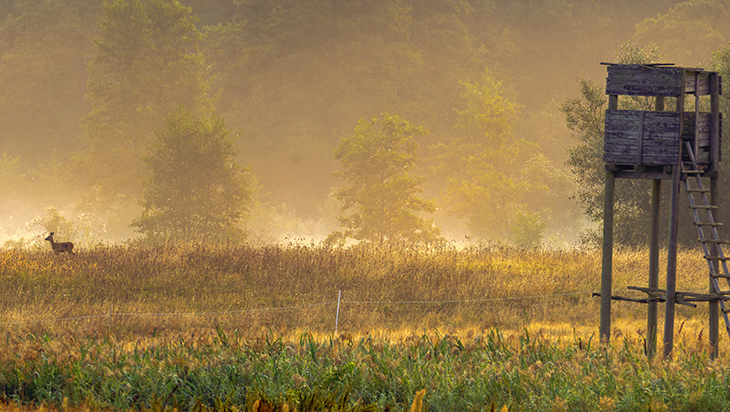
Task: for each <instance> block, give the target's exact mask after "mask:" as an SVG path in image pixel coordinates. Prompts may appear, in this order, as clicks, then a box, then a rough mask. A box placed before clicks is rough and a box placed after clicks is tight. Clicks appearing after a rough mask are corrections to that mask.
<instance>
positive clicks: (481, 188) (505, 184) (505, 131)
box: [437, 70, 565, 247]
mask: <svg viewBox="0 0 730 412" xmlns="http://www.w3.org/2000/svg"><path fill="white" fill-rule="evenodd" d="M462 87H463V89H462V90H463V92H462V95H461V97H462V105H461V108H460V109H459V110H456V113H457V115H458V120H457V124H456V128H455V129H456V133H457V136H456V138H455V140H454V141H453V142H451V143H450V144H448V145H442V146H441V147H439V148H437V150H438V151H440V152H441V154H440V157H441V159H440V165H439V167H438V170H437V174H438V175H442V176H446V178H447V183H446V189H445V195H446V198H447V201H446V204H448V205H449V208H450V210H451V212H452V213H453V214H455V215H456V216H457V217H459V218H461V219H463V220H464V221H465V222H466V226H467V228H468V230H469V232H470V234H471V235H472V236H473V237H477V238H481V239H488V240H493V241H497V242H505V243H506V242H511V243H513V244H515V245H517V246H522V247H535V246H538V245H539V244H540V243H541V241H542V238H543V231H544V229H545V227H546V226H547V225H546V222H547V220H548V219H550V218H552V217H553V210H552V205H555V204H556V200H559V199H555V195H553V193H559V191H558V190H555V188H558V187H560V186H561V184H562V181H563V178H562V176H561V174H560V173H558V172H556V171H554V170H553V169H554V168H553V166H552V164H551V162H550V160H549V159H548V158H547V157H546V156H544V155H542V153H541V152H540V149H539V146H538V145H536V144H534V143H530V142H527V141H526V140H525V139H520V138H516V137H515V136H514V134H513V124H514V122H515V120H516V118H517V116H518V114H519V109H518V106H517V104H515V103H514V102H512V101H511V100H510V99H508V98H506V97H505V95H504V90H503V89H502V85H501V83H500V82H499V81H497V80H496V79H495V77H494V76H493V75H492V74H491V72H489V71H488V70H487V71H485V72H484V74H483V76H482V78H481V80H480V81H477V82H468V81H465V82H462ZM551 189H552V190H551ZM564 212H565V210H563V211H561V213H564Z"/></svg>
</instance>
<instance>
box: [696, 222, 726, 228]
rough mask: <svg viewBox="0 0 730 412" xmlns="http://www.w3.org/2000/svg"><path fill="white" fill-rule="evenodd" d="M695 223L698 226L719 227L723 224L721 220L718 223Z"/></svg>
mask: <svg viewBox="0 0 730 412" xmlns="http://www.w3.org/2000/svg"><path fill="white" fill-rule="evenodd" d="M695 225H697V226H712V227H718V226H722V223H719V222H718V223H709V222H707V223H704V222H695Z"/></svg>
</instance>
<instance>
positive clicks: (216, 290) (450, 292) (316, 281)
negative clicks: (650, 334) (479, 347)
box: [0, 245, 708, 336]
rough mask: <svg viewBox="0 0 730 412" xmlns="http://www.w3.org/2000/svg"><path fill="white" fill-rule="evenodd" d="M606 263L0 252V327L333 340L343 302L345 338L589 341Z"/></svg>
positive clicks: (697, 312) (253, 251)
mask: <svg viewBox="0 0 730 412" xmlns="http://www.w3.org/2000/svg"><path fill="white" fill-rule="evenodd" d="M678 259H679V274H678V289H680V290H694V291H704V290H706V289H707V287H708V286H707V285H708V277H707V267H706V264H705V262H704V259H702V257H701V255H700V254H699V252H698V251H696V250H681V251H680V253H679V258H678ZM662 264H663V262H662ZM600 265H601V254H600V252H595V251H584V250H538V251H529V250H515V249H506V248H488V247H462V248H459V247H455V246H451V245H443V246H441V247H435V248H429V249H414V248H408V247H390V248H389V247H370V246H360V247H353V248H348V249H339V248H329V247H318V246H314V247H307V246H301V245H295V246H289V247H282V246H271V247H248V246H231V245H228V246H217V247H213V246H206V245H187V246H178V247H158V248H132V247H100V248H96V249H93V250H86V251H80V253H79V254H78V256H75V257H74V256H65V255H61V256H56V255H54V254H52V253H51V252H50V251H15V250H12V251H11V250H6V251H0V290H2V291H4V292H3V293H2V295H0V296H1V297H0V309H1V311H0V327H1V328H5V329H7V330H10V331H12V330H17V329H24V328H25V329H29V328H35V329H38V328H44V329H49V328H50V329H59V328H64V327H66V326H65V325H71V326H69V327H70V328H71V329H77V330H78V328H89V329H90V330H101V329H106V330H112V331H114V333H116V334H118V335H124V334H126V333H129V334H132V335H135V334H148V333H151V332H155V333H159V332H162V331H171V332H172V333H178V332H182V331H189V330H193V329H195V328H211V327H214V326H220V327H224V328H230V329H237V330H238V331H239V333H242V334H254V335H255V334H258V333H259V332H260V331H261V330H262V328H263V329H267V330H268V329H272V330H275V331H277V332H278V333H283V334H286V333H289V332H291V333H294V334H298V333H300V332H301V331H307V332H312V333H319V334H325V335H326V334H329V333H332V332H333V331H334V328H335V311H336V304H335V301H336V299H337V296H338V291H342V304H341V309H340V317H339V322H340V324H339V331H342V332H344V333H350V334H358V333H359V334H362V333H368V332H369V333H394V332H396V331H399V330H406V331H413V330H415V331H424V330H426V331H430V330H436V329H438V330H440V331H443V332H448V333H455V332H457V331H459V330H476V331H483V330H486V329H489V328H492V327H499V328H501V329H502V330H521V329H523V328H525V327H528V326H530V327H537V328H541V329H542V330H544V331H546V333H555V334H557V335H563V336H565V335H572V334H573V333H575V332H576V331H577V332H578V333H581V334H587V333H592V331H595V330H596V329H597V321H598V315H599V313H598V311H599V299H598V298H595V297H592V296H591V292H594V291H599V290H600V282H601V281H600V272H601V266H600ZM647 273H648V251H647V250H643V249H638V250H623V251H619V252H617V253H616V255H615V257H614V290H615V293H617V294H622V295H626V296H634V297H640V296H641V294H640V293H638V292H632V291H628V290H627V289H626V287H627V286H630V285H635V286H646V285H647V283H648V281H647ZM466 300H468V302H463V301H466ZM424 302H430V303H424ZM309 305H317V306H309ZM292 307H294V308H293V309H279V310H268V309H272V308H273V309H278V308H292ZM613 308H614V309H613V312H614V313H613V319H614V325H615V326H616V330H617V332H616V333H618V334H626V333H635V332H639V334H640V333H641V328H642V324H643V323H644V322H645V320H644V318H645V316H646V315H645V311H646V307H645V306H644V305H641V304H636V303H627V302H614V303H613ZM660 312H661V311H660ZM172 314H177V315H172ZM86 316H95V317H92V318H84V317H86ZM706 316H707V309H706V305H700V306H699V307H698V308H695V309H692V308H685V307H678V312H677V319H678V322H685V324H686V326H687V328H688V329H685V330H690V327H692V328H693V329H692V330H693V331H694V329H696V328H700V329H702V327H703V326H702V325H703V322H704V319H705V318H706ZM69 318H80V319H74V320H68V319H69ZM58 319H66V320H62V321H60V320H58ZM697 333H699V331H697Z"/></svg>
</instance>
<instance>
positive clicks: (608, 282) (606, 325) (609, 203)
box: [599, 171, 616, 343]
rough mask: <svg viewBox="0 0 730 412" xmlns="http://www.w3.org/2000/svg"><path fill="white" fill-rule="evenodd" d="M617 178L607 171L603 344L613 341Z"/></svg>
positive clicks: (602, 270) (603, 275) (601, 327)
mask: <svg viewBox="0 0 730 412" xmlns="http://www.w3.org/2000/svg"><path fill="white" fill-rule="evenodd" d="M615 189H616V177H615V175H614V173H613V172H611V171H606V192H605V196H604V203H603V262H602V266H601V325H600V331H599V337H600V339H601V341H602V342H606V343H608V342H609V341H610V340H611V291H612V289H613V202H614V192H615Z"/></svg>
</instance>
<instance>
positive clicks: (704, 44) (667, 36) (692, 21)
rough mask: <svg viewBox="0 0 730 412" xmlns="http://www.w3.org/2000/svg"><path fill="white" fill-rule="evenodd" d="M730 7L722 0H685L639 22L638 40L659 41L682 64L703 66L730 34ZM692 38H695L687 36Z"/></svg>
mask: <svg viewBox="0 0 730 412" xmlns="http://www.w3.org/2000/svg"><path fill="white" fill-rule="evenodd" d="M728 31H730V8H728V6H727V3H725V2H723V1H720V0H700V1H697V0H694V1H684V2H681V3H678V4H676V5H674V7H672V8H671V9H669V10H668V11H667V12H666V13H659V14H658V15H657V16H656V17H655V18H649V19H646V20H644V21H642V22H641V23H639V24H638V25H637V26H636V33H635V34H634V40H637V41H639V42H642V43H647V42H652V43H656V44H657V45H658V46H659V47H660V48H661V50H662V51H663V52H664V54H665V55H666V56H667V57H669V60H670V61H671V62H673V63H676V64H678V65H680V66H685V67H702V66H700V64H701V63H704V62H707V61H709V60H710V58H711V56H712V52H713V51H715V50H717V49H718V48H719V47H721V46H723V45H725V44H727V42H728V40H730V37H728ZM688 38H690V39H692V41H691V42H687V41H686V40H687V39H688Z"/></svg>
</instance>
